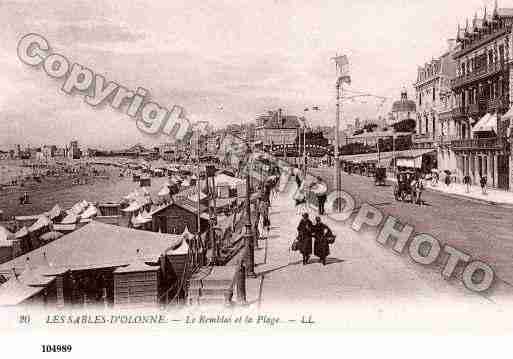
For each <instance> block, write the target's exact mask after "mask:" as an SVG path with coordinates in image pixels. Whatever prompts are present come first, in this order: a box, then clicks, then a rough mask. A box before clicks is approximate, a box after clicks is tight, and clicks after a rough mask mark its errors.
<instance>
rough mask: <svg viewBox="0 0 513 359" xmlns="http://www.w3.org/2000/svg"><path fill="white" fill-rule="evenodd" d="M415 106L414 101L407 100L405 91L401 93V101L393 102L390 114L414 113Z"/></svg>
mask: <svg viewBox="0 0 513 359" xmlns="http://www.w3.org/2000/svg"><path fill="white" fill-rule="evenodd" d="M416 110H417V105H416V104H415V101H412V100H408V93H407V92H406V90H403V91H402V92H401V99H400V100H399V101H395V102H394V103H393V105H392V112H415V111H416Z"/></svg>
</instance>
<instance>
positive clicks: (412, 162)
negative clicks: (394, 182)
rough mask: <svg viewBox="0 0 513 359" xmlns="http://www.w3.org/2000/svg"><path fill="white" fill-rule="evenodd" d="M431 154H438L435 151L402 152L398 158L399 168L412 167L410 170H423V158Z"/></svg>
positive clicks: (416, 150)
mask: <svg viewBox="0 0 513 359" xmlns="http://www.w3.org/2000/svg"><path fill="white" fill-rule="evenodd" d="M429 153H436V150H433V149H415V150H406V151H401V153H400V154H399V155H397V156H396V161H397V163H396V165H397V167H410V168H421V167H422V156H424V155H427V154H429Z"/></svg>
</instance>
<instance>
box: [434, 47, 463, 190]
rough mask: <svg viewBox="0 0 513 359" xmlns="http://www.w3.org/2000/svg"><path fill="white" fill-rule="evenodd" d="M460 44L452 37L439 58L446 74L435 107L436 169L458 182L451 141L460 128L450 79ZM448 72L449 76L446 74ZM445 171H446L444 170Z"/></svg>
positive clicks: (455, 159)
mask: <svg viewBox="0 0 513 359" xmlns="http://www.w3.org/2000/svg"><path fill="white" fill-rule="evenodd" d="M459 49H460V46H459V45H456V43H455V41H454V40H453V39H451V40H449V49H448V51H447V52H446V53H445V54H443V55H442V56H441V57H440V59H441V63H442V69H443V70H442V72H445V73H446V74H445V75H444V76H443V77H442V78H441V81H440V91H439V97H440V99H439V103H438V106H437V107H436V111H437V114H438V120H439V123H440V126H439V129H440V131H439V136H438V138H437V145H438V161H437V162H438V169H439V170H440V171H444V172H446V171H449V172H450V173H451V176H452V178H453V179H455V180H456V181H458V182H461V181H462V180H463V173H462V172H461V171H460V170H459V169H458V161H457V157H456V153H455V152H454V151H453V149H452V141H455V140H458V139H460V137H461V134H460V132H459V131H460V128H459V127H458V126H457V123H456V121H455V119H454V117H453V110H454V109H455V108H456V98H455V95H454V92H452V90H451V80H452V79H453V78H454V76H455V74H456V62H455V61H454V58H453V53H454V52H455V51H459ZM447 74H450V75H449V76H446V75H447ZM446 173H447V172H446Z"/></svg>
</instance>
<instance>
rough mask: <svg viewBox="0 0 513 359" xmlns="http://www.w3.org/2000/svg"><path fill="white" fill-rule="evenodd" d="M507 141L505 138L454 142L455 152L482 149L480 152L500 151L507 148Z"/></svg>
mask: <svg viewBox="0 0 513 359" xmlns="http://www.w3.org/2000/svg"><path fill="white" fill-rule="evenodd" d="M506 145H507V141H506V139H505V138H503V137H492V138H474V139H466V140H455V141H452V148H453V149H454V150H466V149H480V150H499V149H503V148H505V147H506Z"/></svg>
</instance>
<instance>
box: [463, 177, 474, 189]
mask: <svg viewBox="0 0 513 359" xmlns="http://www.w3.org/2000/svg"><path fill="white" fill-rule="evenodd" d="M471 182H472V181H471V180H470V176H469V175H466V176H465V177H463V183H464V184H465V192H467V193H470V186H471V185H472V183H471Z"/></svg>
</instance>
